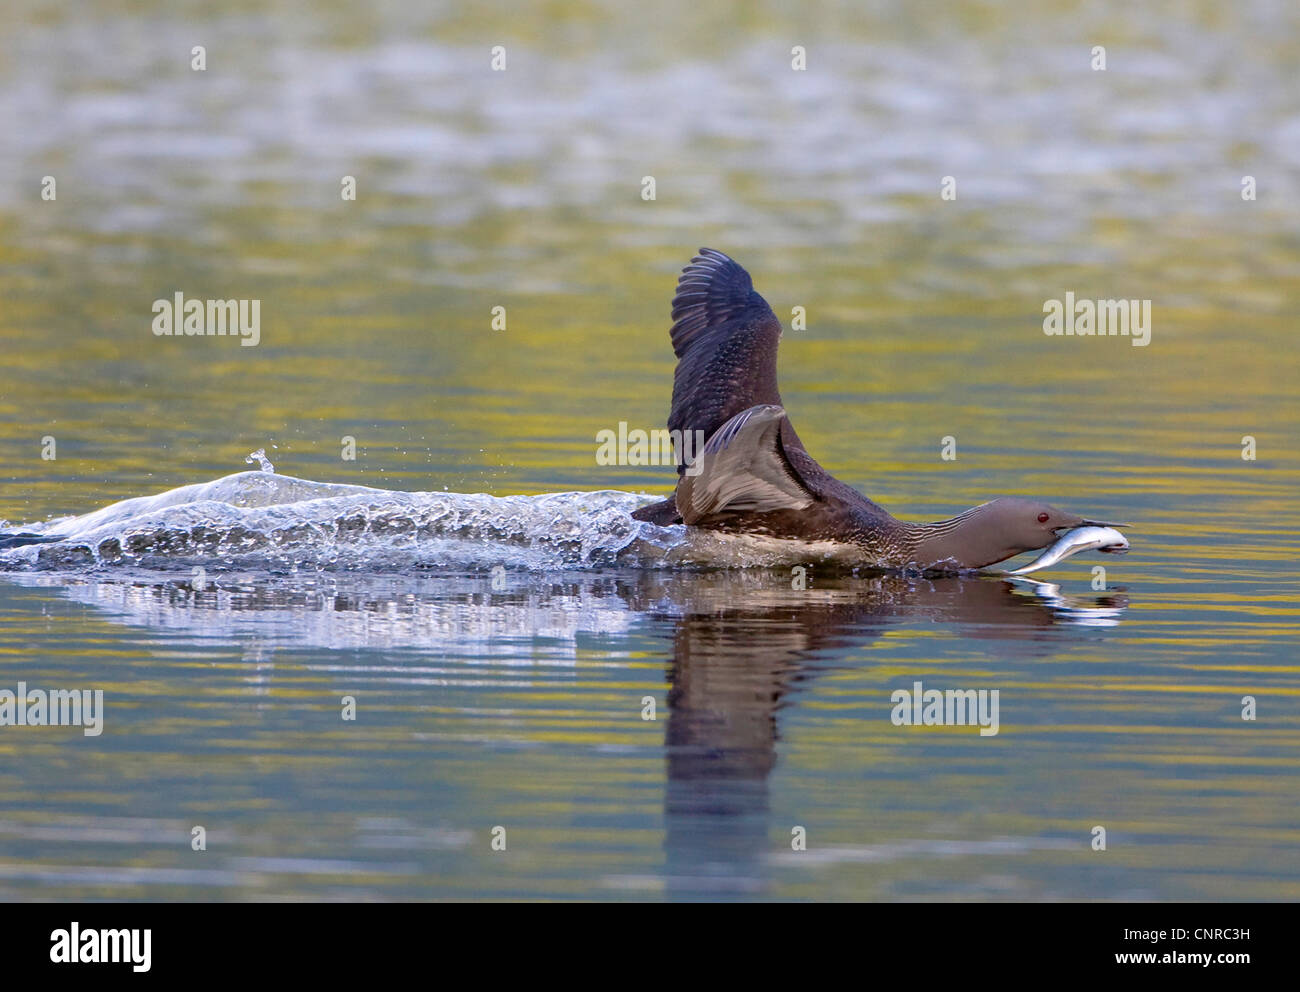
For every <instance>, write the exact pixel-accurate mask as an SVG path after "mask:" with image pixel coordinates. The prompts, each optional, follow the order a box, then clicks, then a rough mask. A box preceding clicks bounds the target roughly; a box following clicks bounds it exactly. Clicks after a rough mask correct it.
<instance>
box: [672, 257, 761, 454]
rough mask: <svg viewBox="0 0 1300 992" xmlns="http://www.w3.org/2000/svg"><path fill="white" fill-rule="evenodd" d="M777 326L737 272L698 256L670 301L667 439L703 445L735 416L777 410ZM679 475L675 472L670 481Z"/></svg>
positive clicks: (721, 260) (724, 262)
mask: <svg viewBox="0 0 1300 992" xmlns="http://www.w3.org/2000/svg"><path fill="white" fill-rule="evenodd" d="M780 338H781V322H780V321H779V320H777V319H776V314H774V313H773V312H772V308H771V307H769V306H768V305H767V301H766V300H764V299H763V297H761V296H759V295H758V294H757V293H756V292H754V284H753V282H752V281H751V280H750V278H749V273H748V272H746V271H745V270H744V269H743V268H742V267H741V266H740V265H738V264H737V263H736V262H734V261H732V259H730V258H728V257H727V256H726V255H724V254H723V253H722V252H720V251H714V250H713V249H712V248H701V249H700V253H699V254H698V255H696V256H695V257H694V258H693V259H691V264H690V265H688V266H686V268H685V269H683V270H682V274H681V276H680V277H679V278H678V280H677V295H676V296H674V297H673V329H672V341H673V351H674V352H675V353H676V354H677V371H676V372H675V373H674V375H673V406H672V410H671V412H670V413H669V414H668V429H669V430H670V431H702V432H703V434H704V438H705V439H706V440H707V439H708V438H711V437H712V436H713V435H714V434H715V433H717V431H718V428H720V427H721V426H722V425H723V424H724V423H726V422H727V421H728V420H730V419H731V418H732V417H734V416H735V415H736V414H738V413H740V412H741V411H743V410H747V409H749V408H750V407H752V406H759V405H773V406H780V405H781V394H780V393H779V392H778V391H777V388H776V348H777V342H778V341H779V340H780ZM684 470H685V466H684V465H679V466H678V474H679V475H680V474H681V473H682V472H683V471H684Z"/></svg>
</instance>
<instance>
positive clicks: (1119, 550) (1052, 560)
mask: <svg viewBox="0 0 1300 992" xmlns="http://www.w3.org/2000/svg"><path fill="white" fill-rule="evenodd" d="M1080 551H1102V552H1104V553H1106V554H1113V555H1122V554H1124V553H1125V552H1126V551H1128V539H1127V538H1126V537H1125V536H1124V535H1123V534H1121V533H1120V532H1119V531H1117V530H1115V528H1113V527H1103V526H1099V525H1096V524H1088V525H1086V526H1083V527H1074V528H1071V529H1070V530H1067V531H1066V532H1065V533H1064V534H1062V535H1061V536H1060V537H1058V538H1057V539H1056V541H1055V543H1053V544H1052V545H1051V547H1049V548H1047V549H1046V550H1045V551H1044V552H1043V553H1042V554H1041V555H1039V556H1038V557H1037V558H1035V559H1034V560H1033V561H1031V562H1030V563H1029V564H1028V565H1025V566H1024V567H1022V568H1016V569H1012V570H1011V571H1010V572H1008V573H1007V574H1008V575H1028V574H1029V573H1030V572H1037V571H1038V570H1039V569H1040V568H1050V567H1051V566H1052V565H1055V564H1056V563H1057V562H1062V561H1065V559H1067V558H1069V557H1070V556H1071V555H1077V554H1078V553H1079V552H1080Z"/></svg>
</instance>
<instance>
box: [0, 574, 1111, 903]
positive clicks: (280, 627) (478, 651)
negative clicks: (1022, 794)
mask: <svg viewBox="0 0 1300 992" xmlns="http://www.w3.org/2000/svg"><path fill="white" fill-rule="evenodd" d="M212 578H213V580H214V583H213V585H212V586H211V587H210V588H208V589H207V590H206V591H195V590H194V589H193V588H191V586H190V582H189V579H188V576H186V577H177V576H175V575H173V576H170V577H158V576H157V575H154V576H152V577H140V576H135V577H125V576H121V577H119V576H112V575H108V576H94V577H72V578H70V577H67V576H58V575H41V574H34V575H23V576H6V581H7V582H9V583H11V584H13V585H24V586H35V587H44V588H52V589H55V590H57V591H58V593H59V594H60V595H61V596H63V597H66V598H68V599H70V600H72V601H74V602H83V603H87V604H91V605H94V606H95V607H97V608H99V610H100V611H102V615H106V616H107V617H108V618H112V619H117V620H119V621H122V622H126V623H129V624H135V625H139V626H143V627H147V628H151V629H154V630H160V631H165V632H166V634H167V636H168V637H169V638H171V637H174V636H175V635H178V634H180V635H183V636H188V637H191V638H195V639H198V638H203V639H205V640H210V639H212V638H223V639H224V638H228V639H231V640H234V641H236V642H237V643H239V644H241V645H243V648H244V651H245V657H246V658H248V659H250V660H252V661H254V662H255V665H254V669H255V670H254V671H253V672H252V673H251V675H250V676H249V679H250V680H251V681H252V682H253V683H254V684H255V691H258V692H259V693H265V692H266V691H267V690H268V689H269V688H271V687H272V686H273V683H274V682H275V680H276V678H277V674H276V666H275V661H274V658H275V650H276V649H277V648H280V647H285V648H290V647H292V648H304V647H305V648H314V649H324V650H327V651H331V652H332V651H336V650H340V649H349V648H352V649H367V650H378V651H386V650H388V649H392V648H411V649H419V650H420V651H421V652H423V653H426V654H427V653H429V652H451V651H453V650H454V651H455V653H456V655H457V657H459V658H460V659H462V660H463V662H466V663H470V664H472V663H476V662H478V663H489V664H490V663H502V664H507V665H511V666H529V665H531V664H532V662H533V661H535V660H536V659H537V658H538V657H539V655H538V651H539V650H541V649H540V648H539V647H538V644H539V643H541V641H539V640H538V639H539V638H540V639H542V641H544V642H545V644H546V647H545V655H544V657H546V658H547V660H548V662H549V663H550V664H552V665H556V664H559V665H564V664H566V663H567V664H568V665H573V664H574V659H575V655H576V646H577V643H578V642H577V638H578V637H579V636H583V637H587V636H591V635H602V636H604V637H606V638H610V637H612V638H615V639H616V642H618V643H622V642H621V641H618V639H621V638H626V637H630V636H633V635H634V634H635V633H636V632H637V631H638V630H644V628H645V624H646V618H649V623H650V625H651V628H652V629H653V628H654V627H656V626H657V627H659V628H660V629H662V630H663V631H664V633H665V637H666V639H667V640H668V641H669V642H670V643H671V658H670V659H669V660H668V669H667V678H668V684H669V692H668V714H667V719H666V721H665V722H666V727H665V731H664V745H665V755H666V762H667V789H666V793H665V801H664V802H665V814H666V815H665V819H666V833H665V841H664V844H665V855H666V858H665V860H666V872H665V873H666V875H667V893H668V895H669V896H670V897H671V898H674V899H709V900H716V899H725V898H729V897H731V896H734V897H737V898H742V897H751V898H752V897H753V896H755V895H759V896H761V895H762V894H763V893H764V891H765V890H766V887H767V867H766V866H767V864H768V855H769V854H770V853H773V852H774V851H775V850H777V847H776V845H778V844H783V845H788V844H789V833H788V831H789V829H790V825H789V824H783V825H781V830H777V829H776V828H775V826H774V825H773V824H772V823H771V822H770V821H769V817H768V808H769V779H770V776H771V773H772V770H773V769H774V768H775V767H776V764H777V759H778V749H777V744H778V741H779V740H780V739H781V712H782V710H783V708H785V707H788V706H791V705H793V704H794V703H795V702H796V701H797V699H798V698H799V688H800V685H801V683H806V682H808V681H809V680H811V679H814V678H815V677H816V676H817V675H818V674H819V673H821V672H825V671H827V670H830V669H831V668H834V667H837V666H841V667H842V666H844V665H847V664H850V662H849V661H847V660H846V659H847V658H848V657H849V656H850V655H851V654H853V653H856V652H857V651H858V650H859V649H860V648H862V647H863V646H866V645H869V644H870V643H871V642H872V641H873V640H874V639H875V638H877V637H879V636H880V634H881V633H883V632H884V631H885V630H887V629H890V628H896V627H899V626H901V625H904V624H908V623H912V624H920V623H924V624H933V625H941V626H944V627H946V628H948V629H949V630H950V632H951V633H952V635H953V636H954V637H956V638H965V639H982V640H988V641H992V642H996V646H994V647H991V649H990V650H991V652H992V653H995V654H996V655H997V656H998V657H1001V658H1007V659H1011V658H1016V657H1020V658H1035V657H1045V656H1049V655H1051V654H1052V653H1054V652H1055V651H1057V650H1058V649H1060V648H1062V647H1064V646H1066V645H1069V644H1071V643H1073V639H1072V638H1071V637H1070V636H1068V634H1067V631H1068V628H1071V627H1078V626H1114V625H1116V624H1118V623H1119V622H1120V618H1121V616H1122V614H1123V612H1124V610H1125V609H1126V607H1127V597H1126V595H1125V594H1124V593H1122V592H1119V591H1117V592H1112V593H1108V594H1094V595H1084V596H1064V595H1062V594H1061V592H1060V589H1059V588H1058V587H1057V586H1054V585H1049V584H1046V583H1039V582H1034V581H1031V580H1024V579H1018V580H1014V581H1012V580H1007V579H1002V578H997V577H993V576H971V577H952V578H942V579H923V578H903V577H873V578H862V577H849V576H842V577H830V578H826V579H819V580H818V581H817V582H816V583H815V587H809V588H805V589H792V588H791V580H790V577H789V575H788V574H786V575H782V574H779V573H774V572H770V571H769V572H764V571H758V570H750V571H727V572H684V573H683V572H674V573H653V572H650V573H646V572H640V573H637V572H632V573H627V572H624V573H620V574H614V575H609V574H592V573H578V574H566V575H563V576H559V577H540V576H537V575H531V574H516V575H512V576H510V577H509V581H508V584H507V588H505V589H499V588H494V586H493V584H492V581H491V580H490V579H489V578H488V577H487V576H484V575H481V574H460V575H428V574H425V575H415V576H412V575H403V576H363V575H349V574H332V573H317V574H311V575H299V576H293V577H268V576H248V575H226V576H222V575H220V574H215V575H213V576H212ZM1062 634H1067V636H1064V637H1063V636H1061V635H1062ZM521 638H522V639H523V641H522V643H528V639H529V638H532V640H533V641H534V642H535V643H534V644H533V647H532V648H531V649H530V650H529V651H525V652H523V654H522V655H521V653H520V648H519V644H520V643H521V641H520V639H521ZM607 643H608V642H607ZM851 663H852V664H855V665H856V664H861V662H860V661H857V660H854V661H852V662H851ZM299 667H301V668H303V669H310V668H311V663H307V664H301V663H300V666H299ZM327 668H329V669H330V670H331V671H332V666H327ZM390 671H391V672H393V673H394V674H384V673H386V672H390ZM333 677H334V676H333V675H331V678H333ZM440 677H443V678H444V681H445V673H444V675H443V676H440ZM370 678H371V681H375V680H378V679H382V678H388V679H391V680H392V681H393V683H394V684H395V685H399V684H409V683H410V678H409V668H403V667H402V666H397V667H396V668H394V669H381V670H378V671H376V672H375V673H374V674H373V675H371V676H370ZM403 679H406V682H402V680H403ZM518 684H519V685H523V686H527V685H528V684H529V683H528V682H527V681H526V680H524V681H521V682H519V683H518ZM639 695H640V693H639V692H638V698H639ZM886 709H887V699H886V697H884V696H883V695H882V700H881V712H882V718H883V717H884V713H885V711H886ZM781 831H785V834H784V837H782V836H781ZM787 849H788V848H787Z"/></svg>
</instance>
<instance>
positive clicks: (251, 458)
mask: <svg viewBox="0 0 1300 992" xmlns="http://www.w3.org/2000/svg"><path fill="white" fill-rule="evenodd" d="M244 461H246V462H247V463H248V464H249V465H252V464H253V462H257V464H258V466H259V467H260V468H261V470H262V471H263V472H270V473H271V474H272V475H274V474H275V466H274V465H272V464H271V463H270V462H269V461H267V458H266V449H265V448H258V449H257V450H256V451H250V452H249V454H248V457H247V458H245V459H244Z"/></svg>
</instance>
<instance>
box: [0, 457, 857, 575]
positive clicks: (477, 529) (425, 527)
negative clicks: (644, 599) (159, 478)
mask: <svg viewBox="0 0 1300 992" xmlns="http://www.w3.org/2000/svg"><path fill="white" fill-rule="evenodd" d="M652 501H653V497H649V496H645V495H641V494H636V493H626V492H617V491H613V490H604V491H598V492H564V493H550V494H546V495H543V496H500V497H498V496H487V495H483V494H467V493H446V492H438V493H407V492H396V491H391V490H386V489H372V488H370V487H368V486H353V485H338V484H332V483H323V482H311V481H309V480H306V479H297V478H294V477H293V476H287V475H274V474H271V473H269V472H265V471H256V472H240V473H237V474H235V475H228V476H225V477H224V478H221V479H217V480H215V481H213V482H207V483H201V484H198V485H191V486H182V487H180V488H179V489H172V490H169V491H168V492H165V493H161V494H159V495H157V496H144V497H139V498H136V499H128V500H124V501H122V502H120V503H114V504H112V505H111V506H107V507H104V508H103V509H101V510H96V511H95V512H93V513H87V514H84V515H82V516H78V517H67V518H63V519H60V520H54V521H50V522H48V523H45V524H31V525H27V526H25V527H23V528H22V529H23V531H24V532H26V533H33V534H39V535H41V536H44V537H53V538H57V540H56V541H53V542H51V543H45V544H36V545H28V546H26V547H21V548H13V549H8V550H4V551H0V570H6V571H29V570H63V571H82V570H89V569H97V568H105V567H114V566H133V567H139V568H159V569H171V568H177V567H182V566H184V567H189V566H192V565H203V566H205V567H208V568H243V569H250V568H251V569H266V570H269V571H280V570H284V569H295V568H300V567H303V568H325V569H336V568H337V569H348V570H357V571H374V572H385V571H391V570H396V569H408V568H464V569H479V568H491V567H492V566H495V565H502V566H504V567H506V568H508V569H527V570H534V571H544V570H552V569H564V568H573V569H597V568H606V567H616V566H617V567H631V568H676V567H705V568H709V567H712V568H745V567H759V566H767V567H770V566H775V565H781V564H786V563H800V562H809V561H811V560H815V559H820V560H827V559H830V558H834V557H836V556H839V555H842V554H845V553H846V552H848V551H849V549H846V548H845V547H843V546H839V545H832V544H827V545H824V546H820V545H819V546H810V545H808V544H805V543H803V542H798V541H779V540H774V539H770V538H761V537H751V536H748V535H723V534H712V533H704V532H694V531H692V532H689V533H688V532H687V529H686V528H685V527H682V526H674V527H658V526H655V525H653V524H648V523H644V522H642V521H639V520H634V519H633V518H632V516H631V514H632V511H633V510H635V509H637V508H638V507H641V506H644V505H646V504H647V503H649V502H652Z"/></svg>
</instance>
